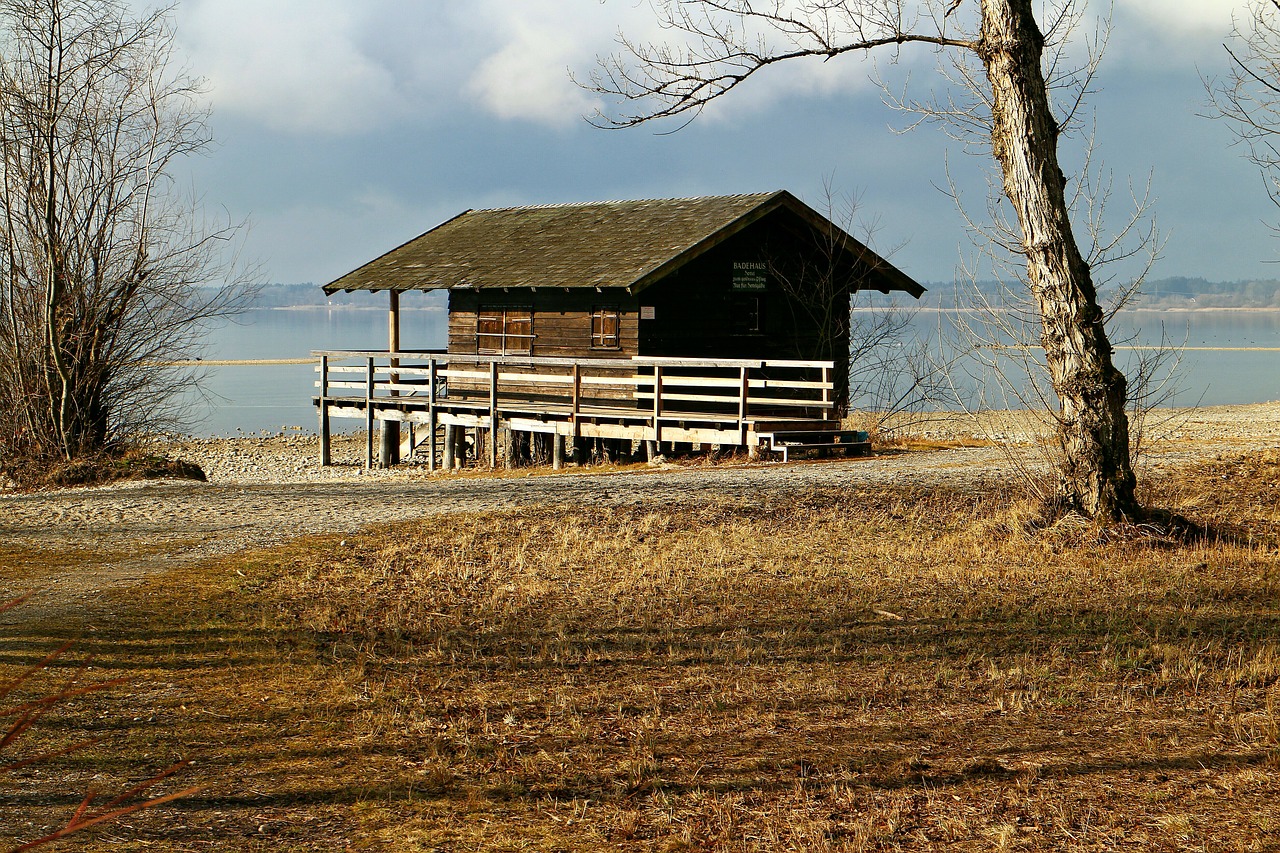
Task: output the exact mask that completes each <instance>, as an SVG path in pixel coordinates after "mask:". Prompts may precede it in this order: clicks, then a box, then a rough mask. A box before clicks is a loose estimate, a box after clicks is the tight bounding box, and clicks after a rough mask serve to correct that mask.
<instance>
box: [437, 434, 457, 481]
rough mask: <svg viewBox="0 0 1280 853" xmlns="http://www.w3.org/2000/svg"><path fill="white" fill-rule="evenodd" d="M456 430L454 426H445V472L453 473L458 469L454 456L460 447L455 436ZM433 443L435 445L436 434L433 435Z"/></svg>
mask: <svg viewBox="0 0 1280 853" xmlns="http://www.w3.org/2000/svg"><path fill="white" fill-rule="evenodd" d="M456 429H457V427H455V426H454V425H453V424H445V425H444V470H446V471H452V470H453V469H454V467H456V461H455V459H454V456H453V454H454V452H455V451H456V450H457V447H458V441H457V438H456V437H455V436H454V431H455V430H456ZM431 443H432V444H435V433H432V438H431ZM434 455H435V452H434V449H433V451H432V456H433V457H434Z"/></svg>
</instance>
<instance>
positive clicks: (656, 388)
mask: <svg viewBox="0 0 1280 853" xmlns="http://www.w3.org/2000/svg"><path fill="white" fill-rule="evenodd" d="M661 417H662V365H660V364H655V365H654V366H653V440H654V441H655V442H658V443H659V446H661V442H662V422H661V420H660V418H661Z"/></svg>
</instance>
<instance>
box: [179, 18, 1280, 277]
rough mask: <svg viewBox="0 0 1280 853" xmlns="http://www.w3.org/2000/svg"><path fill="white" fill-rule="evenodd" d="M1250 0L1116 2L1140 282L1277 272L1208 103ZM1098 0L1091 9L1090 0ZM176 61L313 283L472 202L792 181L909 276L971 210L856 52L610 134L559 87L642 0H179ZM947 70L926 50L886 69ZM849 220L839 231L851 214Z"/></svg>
mask: <svg viewBox="0 0 1280 853" xmlns="http://www.w3.org/2000/svg"><path fill="white" fill-rule="evenodd" d="M1243 2H1244V0H1115V13H1114V22H1113V33H1112V37H1111V42H1110V46H1109V48H1108V52H1107V58H1106V62H1105V64H1104V66H1103V71H1102V74H1101V77H1100V78H1099V80H1098V83H1097V88H1098V89H1099V91H1098V93H1097V94H1096V95H1095V96H1094V98H1093V101H1092V104H1093V106H1094V107H1095V108H1096V128H1097V133H1096V138H1097V151H1098V155H1097V156H1098V159H1099V160H1100V161H1102V162H1105V164H1106V167H1107V169H1108V170H1109V171H1110V172H1111V173H1112V174H1113V175H1114V185H1115V188H1116V196H1117V197H1118V198H1117V200H1116V203H1115V207H1116V218H1117V219H1119V218H1120V215H1121V214H1122V208H1123V205H1122V204H1121V202H1122V201H1125V200H1126V199H1127V197H1128V195H1129V187H1130V184H1133V185H1135V186H1137V187H1138V188H1139V189H1141V188H1142V187H1144V186H1145V185H1146V184H1147V182H1148V179H1149V180H1150V184H1151V187H1152V191H1151V194H1152V197H1153V198H1154V200H1155V204H1154V211H1155V216H1156V220H1157V224H1158V226H1159V228H1160V229H1161V231H1162V232H1163V233H1164V234H1165V235H1166V237H1167V239H1168V242H1167V244H1166V247H1165V250H1164V253H1163V258H1162V260H1161V261H1160V262H1159V265H1158V267H1157V269H1156V270H1155V274H1156V275H1157V276H1173V275H1187V276H1203V277H1206V278H1209V279H1215V280H1222V279H1237V278H1252V277H1264V278H1273V277H1280V268H1278V267H1276V266H1274V265H1272V264H1271V263H1270V262H1271V261H1273V260H1275V259H1276V258H1277V257H1280V239H1278V238H1276V237H1273V236H1271V234H1270V232H1269V231H1268V229H1267V227H1266V224H1265V222H1264V220H1267V219H1268V218H1270V219H1276V218H1280V211H1277V210H1276V209H1274V208H1273V207H1272V206H1271V205H1270V203H1269V202H1268V201H1267V199H1266V197H1265V193H1264V191H1263V187H1262V184H1261V180H1260V178H1259V177H1258V175H1257V174H1256V172H1255V171H1254V170H1253V168H1252V167H1251V166H1249V165H1248V164H1247V163H1245V162H1244V161H1243V160H1242V159H1241V158H1240V156H1239V152H1238V151H1237V150H1236V149H1234V148H1231V147H1230V141H1231V138H1230V135H1229V133H1228V131H1227V129H1226V128H1225V127H1223V126H1222V125H1221V124H1218V123H1214V122H1210V121H1207V120H1205V119H1203V118H1201V117H1199V116H1198V115H1197V113H1199V112H1202V111H1203V110H1204V101H1205V94H1204V86H1203V83H1202V77H1204V76H1210V75H1215V74H1219V73H1221V72H1222V71H1223V70H1224V67H1225V58H1226V57H1225V53H1224V51H1223V48H1222V41H1223V39H1224V38H1225V36H1226V34H1227V32H1228V31H1229V29H1230V26H1231V15H1232V12H1233V10H1235V9H1236V8H1238V7H1240V6H1242V5H1243ZM1095 5H1097V6H1098V7H1100V8H1103V7H1105V5H1106V4H1104V3H1101V2H1097V0H1095ZM174 22H175V27H176V30H177V35H178V40H179V43H180V49H181V53H182V60H183V62H185V63H186V64H187V65H188V66H189V68H190V69H191V71H192V72H193V73H195V74H197V75H199V76H202V77H204V78H205V79H206V80H207V83H208V91H209V99H210V102H211V106H212V109H213V120H212V129H213V133H214V135H215V137H216V139H217V145H216V147H214V148H213V149H212V151H211V152H210V153H209V154H208V156H206V157H204V158H203V159H201V160H200V161H199V162H197V163H195V164H193V166H192V169H193V176H192V179H193V181H194V182H195V185H196V187H197V188H198V190H199V191H200V192H201V193H202V195H203V198H204V201H205V203H206V204H207V205H208V206H209V207H210V208H213V209H217V210H222V209H225V210H226V211H229V212H230V213H231V214H232V215H233V216H237V217H249V218H250V220H251V221H252V231H251V233H250V235H249V238H248V245H247V251H248V254H250V255H251V256H253V257H256V258H258V259H259V260H260V261H261V262H262V264H263V265H264V267H265V269H266V271H267V275H268V278H269V279H270V280H272V281H279V282H305V281H312V282H316V283H323V282H327V281H330V280H332V279H334V278H337V277H338V276H340V275H341V274H343V273H345V272H347V271H348V270H350V269H352V268H354V267H355V266H358V265H359V264H361V263H363V262H364V261H366V260H369V259H371V258H373V257H374V256H376V255H378V254H381V253H382V252H384V251H386V250H388V249H390V248H393V247H394V246H396V245H398V244H399V243H401V242H403V241H404V240H407V239H409V238H411V237H413V236H415V235H417V234H419V233H421V232H423V231H425V230H427V229H429V228H431V227H433V226H435V225H436V224H438V223H439V222H441V221H443V220H444V219H446V218H448V217H450V216H453V215H455V214H456V213H458V212H460V211H462V210H465V209H467V208H478V207H493V206H504V205H515V204H543V203H557V202H569V201H591V200H599V199H618V198H660V197H674V196H691V195H703V194H721V193H740V192H757V191H763V190H772V189H778V188H785V189H789V190H791V191H792V192H794V193H796V194H797V195H799V196H800V197H801V198H803V199H805V200H806V201H808V202H809V203H810V204H813V205H814V206H815V207H822V206H823V205H824V204H825V202H824V201H823V186H824V183H826V182H828V181H830V182H831V183H832V184H833V186H834V187H835V188H836V190H837V191H838V193H839V194H840V195H842V196H856V197H857V198H858V200H859V217H860V218H861V220H862V221H863V224H864V225H865V226H866V227H868V228H872V229H874V231H875V237H874V245H875V246H876V247H877V248H881V249H882V250H889V249H895V250H896V251H895V253H894V254H893V259H894V261H895V262H896V263H897V264H898V265H899V266H900V267H902V269H903V270H904V271H906V272H907V273H908V274H910V275H912V276H914V277H916V278H917V279H919V280H922V281H934V282H938V281H950V280H951V279H952V277H953V275H954V274H955V271H956V268H957V266H958V265H959V264H960V262H961V260H962V259H963V258H965V257H967V256H969V255H971V254H972V250H971V248H970V244H969V240H968V238H967V237H966V235H965V231H964V228H963V225H962V221H961V217H960V216H959V214H958V213H957V211H956V209H955V205H954V204H953V202H952V201H951V200H950V199H949V198H948V197H947V196H946V195H944V194H943V193H942V192H941V191H940V190H939V187H941V186H944V185H945V184H946V183H947V180H948V177H947V176H948V173H950V174H951V175H952V176H954V179H955V180H956V181H957V183H958V184H959V185H960V187H961V189H962V190H963V191H964V193H965V195H966V197H969V196H970V195H971V194H972V196H973V197H974V200H975V201H976V202H977V204H976V205H975V207H976V208H978V209H980V208H981V191H982V187H983V186H984V183H983V180H984V178H983V176H982V171H981V170H982V169H984V168H986V167H987V165H988V164H987V163H986V162H985V161H984V160H983V159H981V158H974V157H972V156H969V155H966V154H964V153H963V152H962V151H960V150H959V149H958V148H957V147H956V146H955V145H954V144H953V143H949V142H948V140H947V139H946V137H945V136H944V135H943V134H942V133H941V132H939V131H938V130H936V129H931V128H921V129H919V130H916V131H914V132H912V133H908V134H905V135H903V134H896V133H894V132H893V128H895V127H900V126H902V125H903V124H904V123H905V122H904V120H903V119H902V118H901V117H900V116H898V115H897V114H895V113H893V112H892V111H890V110H889V109H888V108H887V107H886V106H885V105H884V103H883V102H882V94H881V92H880V90H879V89H878V88H877V87H876V86H875V85H874V84H872V83H871V81H870V76H871V75H872V74H873V73H874V72H875V68H874V67H873V66H872V65H871V64H870V63H868V62H866V61H862V60H860V59H858V58H856V57H847V58H843V59H841V60H838V61H833V62H830V63H825V64H823V63H817V62H814V63H809V64H808V65H803V64H796V65H795V67H794V68H785V67H779V68H776V69H770V70H771V71H775V72H777V73H774V74H768V75H762V76H761V77H760V78H758V79H756V80H753V81H749V83H748V84H747V85H745V86H744V87H743V88H742V89H741V90H739V91H737V92H735V93H732V94H731V95H730V96H729V97H728V98H726V99H725V100H724V101H722V102H720V103H718V104H716V105H713V107H712V108H711V109H708V110H707V111H706V112H705V113H704V114H703V115H702V116H701V117H700V118H699V119H698V120H697V121H695V122H693V124H692V125H690V126H689V127H687V128H685V129H683V130H681V131H679V132H677V133H674V134H661V133H659V131H661V130H664V129H667V130H669V129H670V128H649V127H642V128H639V129H633V130H625V131H604V130H598V129H595V128H593V127H591V126H590V125H589V124H588V123H587V122H586V121H584V119H583V115H584V114H586V113H590V112H591V111H592V110H593V109H595V108H597V107H604V108H606V109H607V108H608V105H607V104H604V103H602V102H597V100H596V98H595V97H593V96H592V95H591V94H589V93H587V92H585V91H584V90H582V89H580V88H579V87H577V86H575V85H574V83H573V82H572V81H571V80H570V79H569V71H570V70H573V71H575V72H576V73H577V74H578V75H579V76H583V77H585V76H587V75H588V74H589V73H590V71H591V69H592V67H593V65H594V62H595V57H597V56H598V55H601V54H607V53H610V52H613V51H614V50H615V49H616V45H615V42H614V39H615V36H616V33H617V32H618V30H619V29H621V30H623V31H625V32H626V33H627V34H628V35H630V36H635V37H638V38H641V39H644V38H663V37H664V33H662V32H661V31H659V30H658V29H657V28H656V26H655V24H654V16H653V12H652V10H651V8H650V7H649V4H648V2H647V0H467V2H465V3H463V2H456V0H454V2H445V0H417V2H405V0H181V2H180V4H179V6H178V7H177V11H176V13H175V21H174ZM907 72H910V78H911V80H910V85H911V86H912V87H913V88H912V91H913V93H914V94H917V95H919V94H921V93H923V92H928V91H929V89H930V88H932V87H936V86H940V85H942V83H941V80H940V78H939V77H938V76H937V75H936V74H935V73H934V71H933V58H932V56H930V55H929V54H928V53H927V52H925V51H916V52H914V53H913V54H910V55H904V58H903V62H902V63H901V64H899V65H898V66H896V67H890V68H888V69H887V72H886V73H887V74H888V76H890V77H893V78H894V79H901V78H902V77H903V76H904V75H905V74H906V73H907ZM855 230H856V229H855Z"/></svg>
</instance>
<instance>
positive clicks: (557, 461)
mask: <svg viewBox="0 0 1280 853" xmlns="http://www.w3.org/2000/svg"><path fill="white" fill-rule="evenodd" d="M551 467H552V469H554V470H556V471H559V470H560V469H561V468H563V467H564V439H563V438H562V437H561V436H559V435H555V434H554V433H553V434H552V436H551Z"/></svg>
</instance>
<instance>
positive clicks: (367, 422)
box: [364, 358, 373, 471]
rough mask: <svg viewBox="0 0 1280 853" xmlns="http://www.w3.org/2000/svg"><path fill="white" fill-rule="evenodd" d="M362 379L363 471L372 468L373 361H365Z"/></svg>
mask: <svg viewBox="0 0 1280 853" xmlns="http://www.w3.org/2000/svg"><path fill="white" fill-rule="evenodd" d="M365 363H366V364H365V379H364V469H365V470H366V471H368V470H371V469H372V468H373V359H372V358H367V359H365Z"/></svg>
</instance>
